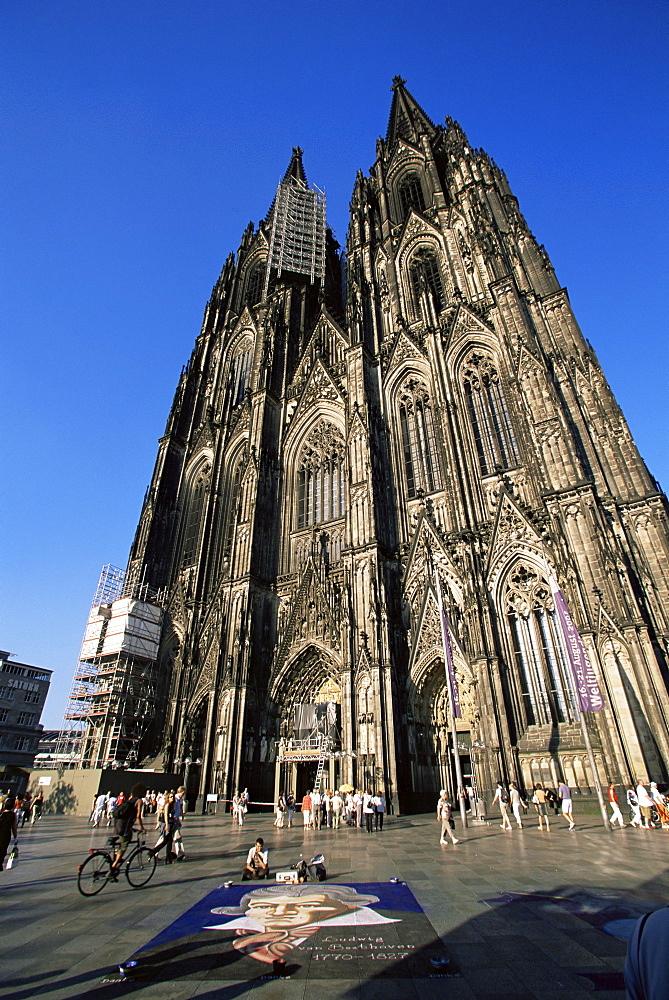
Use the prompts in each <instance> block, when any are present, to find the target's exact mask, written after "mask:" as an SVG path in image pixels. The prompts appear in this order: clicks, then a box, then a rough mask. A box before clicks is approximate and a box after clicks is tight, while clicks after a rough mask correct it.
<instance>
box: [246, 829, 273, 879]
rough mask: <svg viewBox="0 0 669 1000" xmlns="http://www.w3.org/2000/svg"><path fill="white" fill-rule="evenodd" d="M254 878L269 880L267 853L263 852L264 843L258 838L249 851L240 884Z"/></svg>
mask: <svg viewBox="0 0 669 1000" xmlns="http://www.w3.org/2000/svg"><path fill="white" fill-rule="evenodd" d="M254 878H269V851H266V850H265V841H264V840H263V839H262V837H258V839H257V840H256V842H255V844H254V846H253V847H252V848H251V850H250V851H249V853H248V857H247V858H246V864H245V865H244V871H243V872H242V882H248V881H249V880H250V879H254Z"/></svg>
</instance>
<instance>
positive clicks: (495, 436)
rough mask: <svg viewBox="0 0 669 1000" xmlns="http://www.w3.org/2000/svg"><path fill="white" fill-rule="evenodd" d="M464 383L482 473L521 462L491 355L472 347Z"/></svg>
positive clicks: (464, 369)
mask: <svg viewBox="0 0 669 1000" xmlns="http://www.w3.org/2000/svg"><path fill="white" fill-rule="evenodd" d="M462 385H463V389H464V393H465V402H466V405H467V412H468V413H469V419H470V420H471V424H472V430H473V432H474V443H475V445H476V451H477V453H478V457H479V465H480V467H481V473H482V475H484V476H485V475H488V473H490V472H494V471H495V469H499V468H501V469H510V468H513V466H515V465H518V462H519V457H518V446H517V444H516V439H515V437H514V435H513V428H512V426H511V420H510V419H509V411H508V410H507V406H506V401H505V399H504V394H503V392H502V386H501V384H500V379H499V373H498V371H497V369H496V368H495V366H494V364H493V363H492V361H491V360H490V358H487V357H486V356H485V355H483V354H480V353H479V352H477V351H473V352H472V353H471V354H470V355H469V357H468V358H467V360H466V361H465V364H464V366H463V369H462Z"/></svg>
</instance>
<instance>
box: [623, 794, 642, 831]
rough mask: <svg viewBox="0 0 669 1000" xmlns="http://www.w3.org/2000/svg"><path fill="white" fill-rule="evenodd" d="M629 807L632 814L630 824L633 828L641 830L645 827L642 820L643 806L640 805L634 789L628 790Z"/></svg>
mask: <svg viewBox="0 0 669 1000" xmlns="http://www.w3.org/2000/svg"><path fill="white" fill-rule="evenodd" d="M627 805H628V806H629V807H630V812H631V813H632V816H631V818H630V823H631V824H632V826H638V827H639V828H641V827H642V826H643V821H642V819H641V806H640V805H639V800H638V799H637V797H636V792H635V791H634V789H633V788H628V789H627Z"/></svg>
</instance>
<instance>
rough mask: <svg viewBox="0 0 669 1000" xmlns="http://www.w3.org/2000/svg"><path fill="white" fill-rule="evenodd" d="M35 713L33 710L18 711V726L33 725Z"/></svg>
mask: <svg viewBox="0 0 669 1000" xmlns="http://www.w3.org/2000/svg"><path fill="white" fill-rule="evenodd" d="M35 719H36V715H35V713H34V712H19V717H18V719H17V720H16V722H17V725H19V726H34V725H35Z"/></svg>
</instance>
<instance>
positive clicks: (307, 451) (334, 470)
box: [297, 421, 345, 528]
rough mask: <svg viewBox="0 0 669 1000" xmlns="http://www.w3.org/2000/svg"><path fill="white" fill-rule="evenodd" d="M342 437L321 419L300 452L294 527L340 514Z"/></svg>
mask: <svg viewBox="0 0 669 1000" xmlns="http://www.w3.org/2000/svg"><path fill="white" fill-rule="evenodd" d="M344 451H345V445H344V439H343V437H342V435H341V434H340V432H339V431H338V430H337V428H336V427H335V426H334V425H333V424H330V423H328V422H327V421H322V422H321V423H320V424H319V425H318V426H317V427H316V428H315V429H314V430H313V431H312V433H311V434H310V435H309V437H308V438H307V440H306V443H305V445H304V447H303V448H302V451H301V453H300V459H299V463H298V472H297V527H298V528H307V527H309V525H311V524H322V523H324V522H325V521H333V520H335V519H336V518H338V517H343V514H344Z"/></svg>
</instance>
